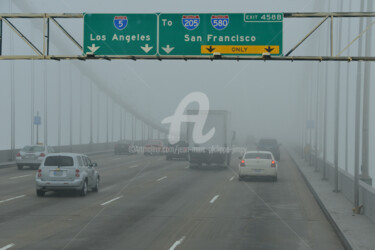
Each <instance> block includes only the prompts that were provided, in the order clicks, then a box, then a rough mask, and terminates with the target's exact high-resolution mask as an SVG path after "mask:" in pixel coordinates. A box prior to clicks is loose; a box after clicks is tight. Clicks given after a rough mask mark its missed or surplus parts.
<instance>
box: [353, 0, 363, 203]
mask: <svg viewBox="0 0 375 250" xmlns="http://www.w3.org/2000/svg"><path fill="white" fill-rule="evenodd" d="M364 8H365V1H364V0H361V11H362V12H363V11H364ZM362 28H363V18H360V19H359V30H362ZM361 55H362V40H359V45H358V56H361ZM357 65H358V67H357V70H358V72H357V85H356V97H355V141H354V143H355V149H354V207H355V208H358V207H359V144H360V132H361V131H360V123H361V121H360V119H361V89H362V62H358V64H357Z"/></svg>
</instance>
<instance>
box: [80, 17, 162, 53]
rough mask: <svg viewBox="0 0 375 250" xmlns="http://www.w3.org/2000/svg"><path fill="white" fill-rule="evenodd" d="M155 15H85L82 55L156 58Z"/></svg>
mask: <svg viewBox="0 0 375 250" xmlns="http://www.w3.org/2000/svg"><path fill="white" fill-rule="evenodd" d="M157 25H158V16H157V14H84V32H83V33H84V37H83V54H85V55H88V54H95V55H156V54H157Z"/></svg>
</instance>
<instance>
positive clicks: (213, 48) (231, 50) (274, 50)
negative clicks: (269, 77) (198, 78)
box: [201, 45, 280, 55]
mask: <svg viewBox="0 0 375 250" xmlns="http://www.w3.org/2000/svg"><path fill="white" fill-rule="evenodd" d="M201 53H202V54H213V53H221V54H260V55H261V54H263V53H270V54H271V55H272V54H279V53H280V46H272V45H270V46H268V45H253V46H240V45H238V46H237V45H202V46H201Z"/></svg>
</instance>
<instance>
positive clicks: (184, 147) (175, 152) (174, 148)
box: [166, 141, 188, 160]
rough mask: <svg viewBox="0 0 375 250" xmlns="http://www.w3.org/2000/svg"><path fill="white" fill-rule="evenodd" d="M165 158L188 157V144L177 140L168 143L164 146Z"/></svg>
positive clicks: (184, 158) (185, 158)
mask: <svg viewBox="0 0 375 250" xmlns="http://www.w3.org/2000/svg"><path fill="white" fill-rule="evenodd" d="M166 159H167V160H172V159H183V160H187V159H188V144H187V142H185V141H179V142H177V143H176V144H174V145H171V144H169V145H168V147H167V148H166Z"/></svg>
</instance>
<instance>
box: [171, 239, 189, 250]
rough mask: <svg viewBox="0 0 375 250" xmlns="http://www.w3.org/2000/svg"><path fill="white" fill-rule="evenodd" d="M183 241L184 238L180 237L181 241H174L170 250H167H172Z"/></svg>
mask: <svg viewBox="0 0 375 250" xmlns="http://www.w3.org/2000/svg"><path fill="white" fill-rule="evenodd" d="M184 239H185V236H184V237H182V238H181V239H179V240H178V241H176V242H175V243H174V244H173V245H172V246H171V247H170V248H169V250H174V249H175V248H176V247H177V246H178V245H180V244H181V243H182V242H183V241H184Z"/></svg>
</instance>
